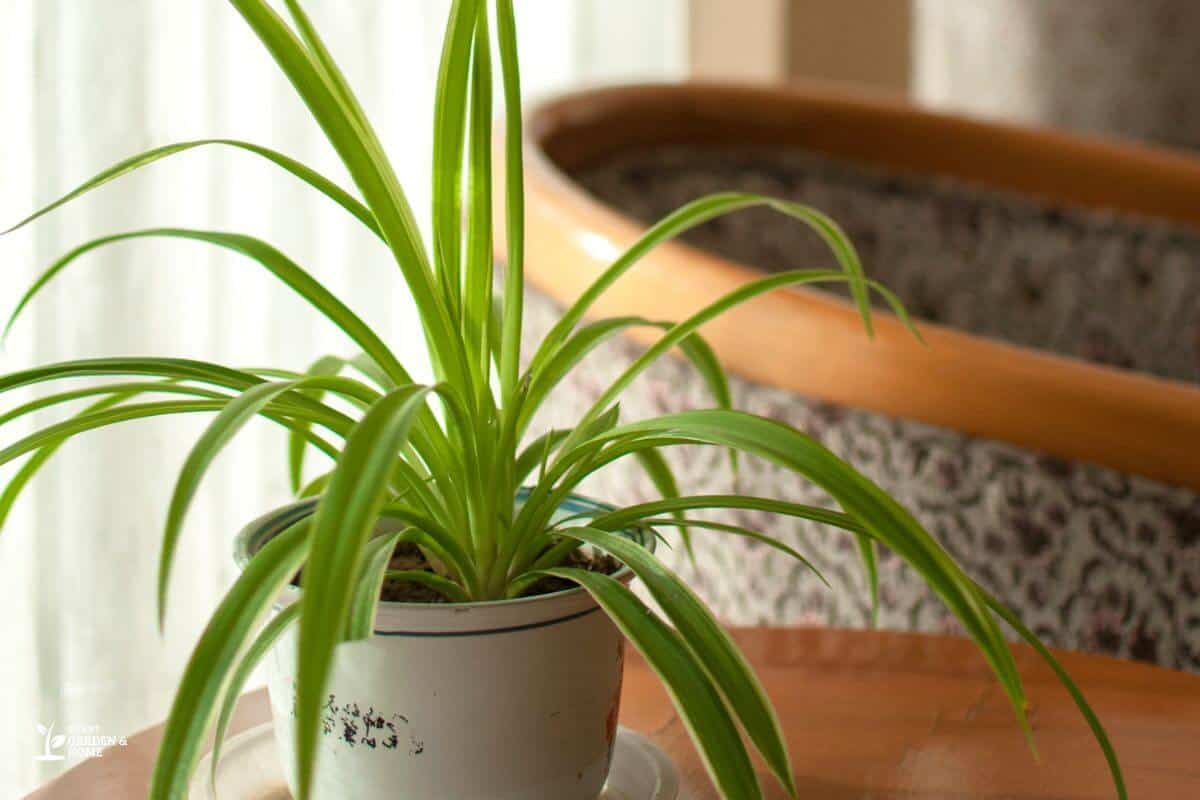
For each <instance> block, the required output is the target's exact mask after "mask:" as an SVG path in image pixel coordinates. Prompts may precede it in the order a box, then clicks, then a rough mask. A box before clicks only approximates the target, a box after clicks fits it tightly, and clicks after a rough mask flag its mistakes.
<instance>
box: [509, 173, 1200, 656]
mask: <svg viewBox="0 0 1200 800" xmlns="http://www.w3.org/2000/svg"><path fill="white" fill-rule="evenodd" d="M781 164H783V165H785V166H786V169H781ZM747 165H753V166H747ZM582 178H583V180H584V182H585V184H586V185H588V186H589V187H591V188H592V190H593V191H596V192H597V193H598V194H600V195H601V196H602V197H604V198H605V199H606V200H608V201H609V202H611V203H614V204H616V205H618V206H620V207H622V208H624V209H625V210H627V211H628V212H630V213H632V214H634V215H635V216H638V217H643V218H647V219H649V218H653V217H656V216H658V215H660V214H661V213H662V212H665V211H667V210H669V209H670V208H673V207H674V206H677V205H678V204H679V203H680V202H682V201H683V200H686V199H689V198H690V197H694V196H696V195H698V194H701V193H703V192H706V191H710V190H713V189H716V188H722V189H731V188H734V189H736V188H742V189H753V190H756V191H766V192H770V193H773V194H776V195H785V196H790V197H793V198H797V199H803V200H805V201H806V202H811V203H813V204H814V205H817V206H818V207H821V208H823V209H824V210H826V211H828V212H829V213H831V214H832V215H833V216H835V217H836V218H837V219H839V220H840V221H842V222H843V223H844V224H845V225H846V227H847V229H848V230H849V232H850V234H851V236H852V237H853V238H854V239H855V240H856V241H857V242H858V243H859V245H860V246H861V248H862V250H863V252H864V257H865V260H866V262H867V267H868V271H869V272H871V273H872V274H873V275H874V276H875V277H878V278H881V279H883V280H884V281H886V282H888V283H890V284H891V285H892V287H893V288H895V289H897V290H898V291H899V293H900V294H901V296H902V297H904V298H905V299H906V300H907V301H908V302H910V303H911V304H912V305H913V307H914V308H915V310H917V311H918V312H919V313H920V314H921V315H922V316H924V317H926V318H930V317H935V318H937V319H939V320H941V321H944V322H947V323H949V324H954V325H959V326H961V327H964V328H967V329H969V330H974V331H978V332H982V333H984V334H986V335H990V336H996V337H999V338H1004V339H1008V340H1010V341H1015V342H1019V343H1023V344H1033V345H1038V346H1042V347H1045V348H1047V349H1054V350H1057V351H1059V352H1064V353H1068V354H1071V355H1075V356H1079V357H1085V358H1090V359H1092V360H1096V361H1103V362H1107V363H1119V364H1123V365H1127V366H1132V367H1135V368H1137V369H1140V370H1144V371H1146V372H1152V373H1155V374H1160V375H1169V376H1172V377H1176V378H1181V379H1185V380H1196V379H1197V375H1198V374H1200V371H1198V370H1200V362H1198V361H1197V356H1196V352H1197V348H1198V347H1200V343H1198V342H1197V336H1196V329H1197V319H1198V318H1200V272H1198V271H1197V268H1198V267H1200V238H1198V237H1196V236H1195V235H1194V234H1191V233H1189V232H1186V231H1181V230H1172V229H1170V228H1168V227H1166V226H1163V225H1159V224H1156V223H1143V222H1139V221H1136V220H1129V219H1117V218H1114V217H1111V216H1109V215H1105V214H1095V213H1082V212H1074V211H1063V210H1060V209H1052V208H1048V207H1045V206H1040V205H1038V204H1036V203H1033V202H1030V201H1027V200H1022V199H1018V198H1013V197H1009V196H1006V195H1001V194H997V193H994V192H990V191H984V190H979V189H973V188H969V187H965V186H961V185H953V184H949V183H946V182H942V181H929V180H925V181H922V180H919V179H915V178H914V179H907V178H903V179H902V178H895V177H888V176H883V175H877V174H872V173H868V172H864V171H861V170H855V169H852V168H849V167H845V166H840V165H835V164H830V163H829V162H824V161H818V160H817V159H814V158H812V157H811V156H805V155H803V154H790V155H787V156H786V157H783V158H780V157H779V156H776V157H775V158H773V159H767V158H765V157H764V155H763V154H761V153H753V154H751V153H723V154H722V155H721V156H720V157H719V158H714V157H713V156H712V155H710V154H698V153H696V152H694V151H691V152H689V151H676V152H671V153H655V154H652V155H647V156H645V157H639V158H633V159H629V160H627V161H620V162H616V163H614V164H611V165H609V166H608V167H607V168H606V169H605V170H603V171H600V172H593V173H589V174H587V175H584V176H582ZM797 227H798V226H795V225H793V224H791V223H784V224H782V225H780V224H779V221H778V220H776V219H773V218H771V217H769V216H768V217H764V216H762V215H756V214H743V215H740V216H739V217H738V218H731V219H729V220H727V221H725V222H724V223H721V224H718V225H715V226H709V227H708V228H707V229H705V230H703V231H701V232H700V233H699V234H698V235H697V236H696V237H695V241H697V242H698V243H700V244H702V245H703V246H706V247H710V248H712V249H715V250H719V251H721V252H723V253H726V254H729V255H732V256H734V257H738V258H740V259H741V260H743V261H746V262H748V263H757V264H773V265H778V266H782V267H794V266H800V265H804V266H808V265H817V264H824V263H827V262H828V258H827V256H824V254H823V253H821V251H820V250H819V249H818V245H817V244H816V243H815V242H813V241H809V240H806V238H805V237H804V236H803V235H801V234H799V233H797ZM785 254H786V256H787V257H786V258H784V255H785ZM814 259H819V260H814ZM1139 276H1140V277H1139ZM1145 276H1149V279H1148V280H1147V279H1146V277H1145ZM559 313H560V309H559V308H558V307H557V306H556V305H555V303H554V302H553V301H551V300H550V299H548V298H546V297H544V296H541V295H538V294H537V293H534V294H533V296H532V297H531V298H530V301H529V306H528V314H529V321H528V330H527V335H528V336H529V337H530V341H536V340H538V339H540V337H541V336H542V335H543V334H544V333H545V332H546V330H548V328H549V326H550V325H551V324H552V323H553V321H554V320H555V319H556V318H557V316H558V314H559ZM784 335H786V334H784ZM638 352H639V349H638V347H637V346H636V345H634V344H632V343H629V342H626V341H618V342H612V343H610V344H608V345H606V346H604V347H603V348H602V349H601V350H600V351H599V352H597V353H596V354H595V355H593V356H592V357H590V359H589V360H588V361H587V362H585V364H584V368H583V369H581V370H578V371H576V373H575V374H574V376H573V377H572V379H571V380H570V381H569V382H568V383H567V384H564V386H563V387H562V389H560V391H559V392H558V393H557V394H556V395H555V396H554V397H553V398H552V401H551V403H550V404H548V406H547V408H546V409H545V410H544V414H543V416H542V417H541V418H540V419H539V421H538V423H539V424H538V427H539V428H542V427H545V426H550V425H562V424H568V423H570V421H571V420H572V419H574V418H577V417H578V414H579V413H581V412H582V411H583V410H584V408H586V405H587V404H588V403H590V402H591V401H592V400H593V399H595V397H597V396H598V395H599V393H600V392H601V391H602V390H603V388H604V387H606V386H607V385H608V383H609V382H610V381H611V380H612V379H613V378H615V377H616V375H617V374H618V373H619V371H620V370H621V369H623V368H624V367H625V366H626V365H627V364H628V363H629V362H630V361H631V360H632V359H633V358H634V357H636V355H637V353H638ZM733 390H734V397H735V403H736V405H737V406H738V407H739V408H742V409H745V410H748V411H750V412H753V413H756V414H762V415H765V416H769V417H773V418H776V419H780V420H784V421H786V422H788V423H789V424H792V425H794V426H796V427H798V428H799V429H801V430H804V431H807V432H808V433H810V434H812V435H813V436H815V437H816V438H818V439H819V440H821V441H822V442H823V443H824V444H825V445H826V446H828V447H830V448H831V449H832V450H833V451H834V452H836V453H837V454H838V455H840V456H841V457H843V458H845V459H847V460H848V461H849V462H850V463H852V464H854V465H855V466H856V467H858V468H859V469H860V470H862V471H863V472H864V473H865V474H866V475H867V476H869V477H870V478H871V479H872V480H874V481H876V482H877V483H879V484H880V485H881V486H882V487H883V488H884V489H885V490H887V491H888V492H890V493H892V494H893V495H894V496H895V497H896V498H897V499H898V500H899V501H900V502H902V503H903V504H904V505H905V506H907V507H908V508H910V509H911V510H912V511H913V512H914V513H915V514H916V515H917V517H918V518H919V519H920V520H921V521H922V522H923V523H924V524H925V525H926V526H927V527H928V528H929V530H930V531H931V532H932V533H933V534H934V535H935V536H936V537H937V538H938V539H939V540H940V541H941V542H942V543H943V544H944V545H945V546H946V548H947V549H948V550H949V551H950V552H951V553H952V554H953V555H954V557H955V558H956V559H958V560H959V562H960V563H962V564H963V565H964V567H965V568H966V569H967V571H968V572H969V573H970V574H971V575H973V576H974V577H976V578H977V579H979V580H980V581H981V582H982V583H983V584H984V585H985V586H987V587H988V588H989V589H991V590H993V591H994V592H996V593H997V594H998V595H999V596H1000V598H1001V599H1003V600H1004V602H1006V603H1008V604H1010V605H1011V606H1012V607H1014V608H1015V609H1016V610H1017V611H1018V612H1019V613H1020V614H1021V615H1022V617H1023V618H1024V619H1025V620H1026V622H1027V623H1029V624H1030V626H1031V627H1033V628H1034V629H1035V630H1036V631H1037V632H1038V633H1039V634H1040V635H1042V636H1043V637H1045V639H1046V640H1047V641H1048V642H1050V643H1052V644H1054V645H1056V646H1060V647H1067V648H1075V649H1083V650H1088V651H1093V652H1100V653H1109V654H1116V655H1122V656H1127V657H1132V658H1138V659H1143V660H1147V661H1153V662H1156V663H1159V664H1163V665H1166V666H1172V667H1178V668H1184V669H1190V670H1193V671H1198V672H1200V496H1198V495H1197V493H1195V492H1193V491H1190V490H1188V489H1184V488H1181V487H1175V486H1170V485H1166V484H1163V483H1158V482H1155V481H1151V480H1148V479H1145V478H1141V477H1137V476H1130V475H1122V474H1120V473H1117V472H1114V471H1113V470H1109V469H1105V468H1102V467H1099V466H1095V465H1090V464H1083V463H1070V462H1065V461H1062V460H1059V459H1055V458H1051V457H1049V456H1046V455H1044V454H1039V453H1036V452H1030V451H1026V450H1023V449H1020V448H1017V447H1014V446H1011V445H1008V444H1005V443H1001V442H996V441H989V440H985V439H980V438H976V437H971V436H966V435H962V434H959V433H957V432H954V431H950V430H945V429H939V428H936V427H932V426H929V425H924V424H920V423H916V422H912V421H906V420H899V419H892V418H888V417H884V416H881V415H877V414H871V413H866V412H862V411H858V410H855V409H849V408H843V407H837V406H832V405H829V404H827V403H822V402H818V401H814V400H811V399H808V398H804V397H800V396H797V395H795V394H793V393H790V392H787V391H783V390H779V389H775V388H772V387H768V386H764V385H760V384H755V383H751V382H747V381H743V380H737V379H735V380H734V382H733ZM708 405H711V403H710V401H709V400H708V398H707V397H706V396H705V392H704V387H703V384H702V381H701V380H700V379H699V378H698V377H697V376H696V375H695V374H694V373H692V372H691V371H690V369H689V368H688V367H687V366H685V365H684V364H682V363H679V362H676V361H674V360H667V361H664V362H661V363H659V364H658V365H656V366H655V367H654V368H653V369H652V370H650V372H649V373H648V374H647V375H645V376H644V377H643V378H642V379H640V380H639V382H638V383H637V384H636V385H635V386H634V387H633V388H631V390H630V391H629V392H627V393H626V396H625V397H624V398H623V400H622V416H623V417H624V418H628V419H636V418H638V417H643V416H647V415H650V414H658V413H663V412H668V411H673V410H678V409H682V408H692V407H704V406H708ZM668 456H669V458H670V459H671V461H672V463H673V465H674V466H675V468H676V469H677V471H678V474H679V477H680V481H681V483H682V484H683V486H684V488H685V489H686V490H687V491H689V492H726V491H729V490H730V489H731V487H734V486H735V483H734V478H733V477H732V475H731V474H730V472H729V469H728V465H727V462H726V460H725V458H724V456H723V455H722V453H721V452H719V451H717V450H715V449H706V448H680V449H677V450H676V451H674V452H672V453H669V454H668ZM584 489H585V491H586V492H587V493H589V494H591V495H592V496H595V497H598V498H603V499H610V500H613V501H615V502H622V503H624V502H636V501H639V500H645V499H649V498H652V497H653V496H655V492H654V490H653V489H652V487H651V486H650V485H649V483H648V481H646V480H645V479H644V478H643V477H642V476H641V475H640V474H638V473H637V470H636V469H635V468H633V467H632V466H631V465H624V466H622V465H617V466H614V467H613V468H610V469H609V470H608V471H607V472H606V473H604V474H601V475H599V476H597V477H596V478H594V479H593V480H592V482H591V483H590V484H588V485H585V487H584ZM736 489H737V490H738V491H741V492H745V493H751V494H761V495H766V496H775V497H781V498H785V499H789V500H795V501H798V502H807V503H824V502H827V500H826V498H824V497H823V496H822V493H821V492H820V491H819V490H817V489H815V488H813V487H812V486H809V485H807V484H805V483H803V482H802V481H800V480H798V479H796V478H795V477H794V476H792V475H790V474H788V473H785V472H783V471H781V470H779V469H777V468H774V467H772V466H770V465H766V464H763V463H761V462H756V461H753V460H748V461H747V462H746V463H745V464H744V465H743V468H742V470H741V474H740V475H739V477H738V479H737V482H736ZM729 518H732V519H735V520H736V521H737V522H739V523H741V524H745V525H748V526H751V527H757V528H758V529H759V530H763V531H766V532H769V533H772V534H774V535H777V536H781V537H783V538H784V539H785V540H786V541H788V542H789V543H791V544H793V545H794V546H796V547H797V548H798V549H800V550H801V551H802V552H804V553H805V554H806V555H808V556H809V557H811V558H812V560H813V561H814V563H815V564H816V565H817V566H818V567H819V568H820V569H821V570H822V572H824V574H825V575H826V577H827V578H829V580H830V581H831V583H832V584H833V591H829V590H827V589H826V588H825V587H824V586H823V585H822V584H821V583H820V582H819V581H817V580H816V579H815V578H814V577H813V576H812V575H811V574H809V573H807V572H806V570H805V569H804V568H803V567H802V566H801V565H799V564H797V563H795V562H794V561H792V560H790V559H788V558H787V557H786V556H784V555H783V554H781V553H779V552H777V551H775V550H772V549H770V548H766V547H763V546H761V545H758V544H756V543H754V542H751V541H747V540H744V539H740V538H737V537H729V536H725V535H723V534H716V533H709V532H703V531H697V532H696V533H695V537H696V538H695V541H696V555H697V563H696V564H695V565H692V564H691V563H689V561H688V560H687V559H686V557H685V556H684V555H683V553H682V549H681V548H676V549H674V550H672V551H669V552H668V553H667V555H666V559H667V561H668V562H669V563H670V564H671V565H672V566H673V567H674V568H675V569H677V570H678V571H679V572H681V573H682V574H683V575H685V576H686V577H687V578H688V579H689V580H690V581H691V583H692V585H693V586H695V587H696V588H697V590H698V592H699V593H700V594H701V596H702V597H704V599H705V600H706V601H707V602H709V603H710V604H711V605H712V606H713V607H714V609H715V610H716V611H717V612H718V613H719V614H720V615H721V616H722V617H723V618H725V619H726V620H728V621H730V622H733V623H740V624H754V623H772V624H789V623H810V624H828V625H838V626H863V625H866V624H867V618H868V611H869V606H868V600H867V594H866V589H865V581H864V579H863V576H862V570H861V567H860V566H859V563H858V560H857V555H856V551H855V547H854V542H853V540H852V539H851V538H849V537H848V536H846V535H844V534H842V533H840V532H838V531H835V530H831V529H824V528H821V527H819V526H816V525H813V524H810V523H805V522H798V521H793V520H779V519H771V518H770V517H768V516H766V515H760V514H757V513H746V512H741V513H738V514H734V515H732V516H731V517H729ZM881 576H882V582H881V583H882V585H881V595H882V610H881V614H880V624H881V625H882V626H884V627H887V628H893V629H902V630H922V631H947V630H956V625H955V623H954V622H953V620H952V619H951V618H950V616H949V615H948V613H947V612H946V610H945V609H944V607H943V606H942V605H941V603H940V602H939V601H938V600H937V598H936V597H935V596H933V595H932V593H931V592H929V591H928V590H927V589H926V588H925V587H924V585H923V583H922V582H921V581H920V580H919V578H918V577H917V576H916V575H915V574H914V573H913V572H912V571H911V570H909V569H908V568H907V567H906V566H905V565H904V564H902V563H901V562H900V561H899V559H897V558H895V557H894V556H891V555H890V554H886V553H885V554H883V557H882V562H881Z"/></svg>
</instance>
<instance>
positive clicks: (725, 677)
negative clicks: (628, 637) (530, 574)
mask: <svg viewBox="0 0 1200 800" xmlns="http://www.w3.org/2000/svg"><path fill="white" fill-rule="evenodd" d="M560 533H561V534H562V535H563V536H567V537H571V538H574V539H578V540H579V541H581V542H586V543H588V544H590V545H592V546H594V547H598V548H600V549H601V550H603V551H604V552H606V553H608V554H609V555H610V556H612V557H613V558H616V559H617V560H619V561H621V562H622V563H624V564H625V565H626V566H628V567H629V568H630V569H631V570H633V573H634V575H636V576H637V577H638V578H639V579H641V581H642V583H643V584H645V586H646V589H647V590H648V591H649V592H650V596H651V597H653V598H654V601H655V602H656V603H658V605H659V607H660V608H661V609H662V610H663V613H665V614H666V615H667V619H669V620H670V621H671V623H672V624H674V626H675V627H676V629H678V631H679V636H680V639H682V640H683V642H684V643H685V644H686V645H687V647H688V648H689V649H691V651H692V652H693V653H694V654H695V657H696V663H697V664H700V665H701V666H702V667H703V668H704V670H705V671H706V672H707V673H708V675H709V677H710V678H712V680H713V683H715V684H716V685H717V687H718V688H719V689H720V690H721V693H722V695H724V697H725V701H726V703H727V705H728V707H729V709H730V710H731V711H732V712H733V713H734V714H735V715H736V716H737V718H738V720H739V721H740V722H741V723H742V727H743V728H745V730H746V733H747V735H749V737H750V740H751V741H752V742H754V745H755V747H757V748H758V752H759V753H760V754H762V757H763V760H764V761H766V762H767V765H768V766H769V767H770V768H771V772H773V773H774V774H775V777H776V778H778V779H779V782H780V783H782V784H783V787H784V788H785V789H787V791H788V794H790V795H791V796H793V797H795V796H796V782H795V777H794V776H793V774H792V765H791V762H790V760H789V759H788V752H787V746H786V745H785V744H784V741H783V729H782V727H781V726H780V724H779V719H778V718H777V717H776V715H775V710H774V709H773V708H772V707H771V702H770V700H768V699H767V693H766V691H765V690H764V689H763V687H762V684H760V683H759V681H758V678H757V677H756V676H755V675H754V671H753V670H752V669H751V668H750V665H749V664H748V663H746V659H745V658H744V657H743V656H742V654H741V651H739V650H738V648H737V646H736V645H735V644H734V643H733V640H732V639H731V638H730V637H729V634H727V633H726V632H725V629H724V628H722V627H721V626H720V625H719V624H718V623H717V621H716V620H715V619H714V618H713V616H712V613H711V612H709V610H708V609H707V608H705V607H704V604H703V603H701V602H700V599H699V598H698V597H696V595H695V594H693V593H692V591H691V590H690V589H689V588H688V587H687V584H685V583H684V582H683V581H682V580H681V579H680V578H679V576H678V575H676V574H675V573H673V572H671V570H669V569H667V567H666V566H664V565H663V564H662V563H661V562H659V561H658V559H656V558H655V557H654V556H653V555H652V554H650V553H649V552H647V551H646V550H645V549H644V548H643V547H642V546H641V545H639V544H636V543H634V542H632V541H630V540H629V539H626V538H625V537H623V536H621V535H619V534H616V533H609V532H608V531H602V530H598V529H596V528H588V527H578V528H567V529H566V530H562V531H560ZM689 701H690V698H688V697H684V704H687V703H688V702H689Z"/></svg>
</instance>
